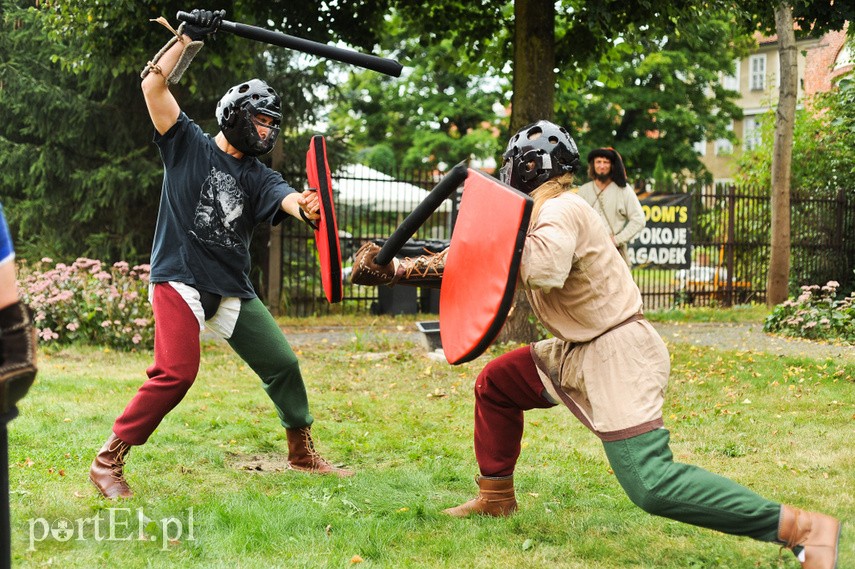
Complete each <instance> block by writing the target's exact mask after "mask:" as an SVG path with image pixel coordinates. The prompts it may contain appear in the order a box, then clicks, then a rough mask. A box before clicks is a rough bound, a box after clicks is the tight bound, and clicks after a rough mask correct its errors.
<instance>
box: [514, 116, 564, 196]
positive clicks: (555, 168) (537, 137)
mask: <svg viewBox="0 0 855 569" xmlns="http://www.w3.org/2000/svg"><path fill="white" fill-rule="evenodd" d="M502 159H503V161H502V170H501V172H500V178H501V180H502V182H504V183H505V184H508V185H509V186H511V187H512V188H516V189H518V190H520V191H521V192H525V193H527V194H530V193H531V192H533V191H534V190H535V189H537V187H538V186H540V185H541V184H542V183H544V182H545V181H547V180H550V179H552V178H555V177H556V176H560V175H562V174H568V173H573V172H576V171H577V170H578V169H579V164H580V162H579V151H578V150H577V149H576V142H575V141H574V140H573V137H571V136H570V133H568V132H567V130H565V129H564V128H562V127H560V126H558V125H557V124H554V123H551V122H549V121H538V122H536V123H534V124H530V125H528V126H526V127H524V128H522V129H520V131H519V132H518V133H516V134H515V135H514V136H512V137H511V140H510V141H508V148H507V150H505V153H504V154H502Z"/></svg>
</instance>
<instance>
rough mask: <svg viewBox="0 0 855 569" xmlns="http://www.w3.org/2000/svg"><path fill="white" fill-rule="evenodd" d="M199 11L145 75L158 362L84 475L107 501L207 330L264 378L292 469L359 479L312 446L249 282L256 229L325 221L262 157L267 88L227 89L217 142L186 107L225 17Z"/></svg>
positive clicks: (297, 391) (185, 383)
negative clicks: (289, 221) (188, 84)
mask: <svg viewBox="0 0 855 569" xmlns="http://www.w3.org/2000/svg"><path fill="white" fill-rule="evenodd" d="M194 13H195V14H196V15H197V17H198V23H197V24H194V25H190V24H184V25H182V27H180V28H179V29H178V31H174V30H173V32H174V34H175V37H174V38H173V39H172V40H171V41H170V42H169V43H168V44H167V45H166V46H165V47H164V48H163V49H162V50H161V51H160V52H159V53H158V54H157V56H156V57H155V58H154V60H153V61H151V62H149V63H148V65H147V66H146V69H145V70H143V73H142V77H143V81H142V90H143V95H144V96H145V101H146V105H147V107H148V111H149V115H150V117H151V120H152V123H153V124H154V128H155V131H156V133H155V136H154V142H155V144H156V145H157V147H158V149H159V150H160V156H161V159H162V160H163V166H164V174H163V189H162V191H161V197H160V209H159V212H158V218H157V227H156V229H155V234H154V244H153V248H152V256H151V286H150V291H149V296H150V300H151V302H152V307H153V309H154V319H155V337H154V364H153V365H152V366H151V367H149V368H148V370H146V373H147V375H148V380H147V381H146V382H145V383H144V384H143V385H142V386H141V387H140V389H139V391H138V392H137V393H136V395H135V396H134V397H133V398H132V399H131V401H130V402H129V403H128V405H127V407H126V408H125V410H124V411H123V412H122V414H121V415H120V416H119V417H118V418H117V419H116V421H115V423H114V424H113V432H112V433H111V434H110V437H109V438H108V439H107V441H106V443H104V445H103V447H102V448H101V450H100V451H99V453H98V455H97V456H96V457H95V460H94V461H93V463H92V467H91V469H90V473H89V478H90V480H92V482H93V483H94V484H95V486H96V487H97V488H98V490H99V491H100V492H101V494H102V495H104V496H105V497H107V498H117V497H122V498H127V497H131V496H132V495H133V492H132V490H131V488H130V487H129V485H128V483H127V480H126V479H125V476H124V462H125V458H126V456H127V454H128V451H129V450H130V447H132V446H136V445H142V444H144V443H145V442H146V441H147V440H148V438H149V436H150V435H151V434H152V432H154V430H155V429H156V428H157V426H158V425H159V424H160V422H161V421H162V420H163V418H164V417H165V416H166V415H167V413H169V412H170V411H171V410H172V409H173V408H174V407H175V406H176V405H177V404H178V403H179V402H180V401H181V399H182V398H183V397H184V395H185V394H186V393H187V390H188V389H189V388H190V386H191V385H192V384H193V382H194V381H195V379H196V374H197V373H198V371H199V363H200V344H199V335H200V331H201V330H202V329H204V328H208V329H209V330H212V331H213V332H214V333H216V334H218V335H220V336H221V337H223V338H225V339H226V340H227V341H228V343H229V345H230V346H231V347H232V348H233V349H234V350H235V351H236V352H237V354H238V355H239V356H240V357H241V358H242V359H243V360H244V361H245V362H246V363H247V364H248V365H249V367H250V368H251V369H252V370H253V371H254V372H255V373H257V374H258V376H259V377H260V378H261V380H262V384H263V387H264V389H265V391H266V392H267V394H268V395H269V396H270V398H271V400H272V401H273V404H274V406H275V408H276V411H277V413H278V415H279V419H280V422H281V423H282V426H284V427H285V429H286V434H287V439H288V461H289V466H290V467H291V468H292V469H294V470H299V471H303V472H310V473H316V474H334V475H338V476H350V475H352V474H353V472H351V471H349V470H344V469H342V468H338V467H336V466H334V465H332V464H330V463H329V462H327V461H326V460H324V459H323V458H322V457H321V456H320V455H319V454H318V453H317V451H315V448H314V444H313V441H312V437H311V434H310V428H311V425H312V423H313V421H314V419H313V417H312V415H311V413H310V412H309V403H308V397H307V393H306V387H305V384H304V382H303V377H302V375H301V373H300V366H299V363H298V361H297V357H296V355H295V354H294V352H293V350H292V349H291V347H290V346H289V344H288V342H287V341H286V339H285V337H284V336H283V335H282V332H281V330H280V329H279V327H278V325H277V324H276V322H275V320H274V319H273V317H272V316H271V315H270V313H269V312H268V311H267V309H266V308H265V307H264V305H263V304H262V302H261V301H260V300H259V299H258V297H257V296H256V294H255V291H254V290H253V287H252V284H251V283H250V279H249V270H250V255H249V245H250V240H251V238H252V230H253V228H254V227H255V226H256V225H257V224H259V223H262V222H264V223H269V224H271V225H275V224H277V223H279V222H281V221H282V220H283V219H284V218H285V217H286V215H291V216H293V217H295V218H297V219H301V218H302V219H306V220H315V219H318V218H319V213H318V212H319V204H318V198H317V195H316V193H315V192H313V191H311V190H307V191H304V192H297V191H296V190H294V189H293V188H292V187H291V186H289V185H288V184H287V183H286V182H285V181H284V180H283V179H282V176H281V175H280V174H279V173H278V172H275V171H273V170H271V169H270V168H268V167H267V166H265V165H264V164H262V163H261V162H260V161H259V160H258V158H257V156H261V155H263V154H266V153H267V152H269V151H270V150H272V149H273V146H274V144H275V142H276V137H277V136H278V134H279V125H280V121H281V115H280V99H279V96H278V95H277V94H276V92H275V91H274V90H273V89H272V88H270V87H269V86H268V85H267V84H266V83H265V82H264V81H261V80H259V79H252V80H250V81H247V82H245V83H241V84H239V85H236V86H234V87H232V88H231V89H229V91H228V92H227V93H226V94H225V95H224V96H223V98H222V99H221V100H220V102H219V103H218V105H217V113H216V114H217V121H218V124H219V127H220V132H219V133H218V134H217V135H216V136H215V137H213V138H212V137H210V136H208V135H207V134H205V133H204V132H203V131H202V129H201V128H200V127H199V126H198V125H197V124H196V123H194V122H193V121H192V120H190V118H189V117H187V115H186V114H184V112H182V111H181V109H180V107H179V106H178V102H177V101H176V99H175V97H174V96H173V95H172V93H171V92H170V91H169V85H170V84H174V83H176V82H177V81H178V80H179V79H180V77H181V74H182V73H183V71H184V70H185V69H186V67H187V65H188V64H189V62H190V60H192V58H193V56H194V55H195V54H196V53H197V52H198V50H199V49H200V48H201V47H202V45H203V42H202V40H204V39H205V38H206V37H208V36H209V35H211V34H213V33H214V32H215V31H216V29H217V27H218V26H219V23H220V21H221V20H222V16H223V13H222V12H210V11H199V10H194ZM161 23H164V24H165V25H166V26H167V27H169V25H168V24H166V23H165V21H161ZM170 29H172V28H171V27H170Z"/></svg>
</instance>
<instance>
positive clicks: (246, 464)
mask: <svg viewBox="0 0 855 569" xmlns="http://www.w3.org/2000/svg"><path fill="white" fill-rule="evenodd" d="M226 465H227V466H228V467H230V468H234V469H235V470H246V471H247V472H284V471H286V470H289V469H290V467H289V466H288V457H287V456H286V455H283V454H235V453H229V454H228V455H226Z"/></svg>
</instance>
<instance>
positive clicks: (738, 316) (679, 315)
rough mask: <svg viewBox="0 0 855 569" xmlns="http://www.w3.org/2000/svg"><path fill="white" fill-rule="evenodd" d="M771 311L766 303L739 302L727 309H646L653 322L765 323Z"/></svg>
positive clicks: (700, 307) (699, 307) (706, 307)
mask: <svg viewBox="0 0 855 569" xmlns="http://www.w3.org/2000/svg"><path fill="white" fill-rule="evenodd" d="M770 313H771V310H770V309H769V308H767V307H766V305H764V304H739V305H736V306H733V307H731V308H728V309H726V310H722V309H721V308H715V307H708V306H697V307H685V308H670V309H667V310H651V311H646V310H645V312H644V315H645V316H646V317H647V319H648V320H651V321H653V322H727V323H732V322H740V323H758V324H763V321H764V320H765V319H766V317H767V316H769V314H770Z"/></svg>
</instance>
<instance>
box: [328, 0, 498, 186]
mask: <svg viewBox="0 0 855 569" xmlns="http://www.w3.org/2000/svg"><path fill="white" fill-rule="evenodd" d="M383 46H384V48H386V49H388V50H390V51H394V53H396V55H397V57H398V58H399V60H400V61H402V62H403V63H404V64H405V66H406V71H405V72H404V74H403V76H402V77H401V78H400V79H392V78H389V77H383V78H379V79H378V77H377V75H376V74H374V73H369V72H363V73H354V74H352V75H351V76H350V78H349V80H348V81H347V82H346V83H345V84H344V85H342V87H341V91H342V93H343V100H342V102H343V105H341V106H338V107H336V108H334V109H333V110H332V112H331V113H330V121H331V124H333V125H335V129H336V130H340V131H342V132H344V133H345V135H346V137H347V140H348V141H349V142H350V143H352V144H353V145H354V146H355V147H356V148H357V149H364V150H363V155H365V156H374V160H375V161H376V160H377V155H378V153H380V156H382V160H380V161H379V163H380V164H379V165H383V166H386V168H385V169H386V171H389V167H391V168H392V169H394V168H407V169H428V170H429V169H433V168H436V167H437V166H438V165H439V164H440V163H443V162H444V163H446V164H447V163H448V162H450V161H453V162H457V161H459V160H462V159H465V158H468V157H470V156H471V157H474V158H480V159H484V158H490V157H493V156H495V155H496V153H497V147H498V143H497V140H496V139H497V136H496V133H497V131H498V128H499V126H500V125H499V120H498V118H497V116H496V113H495V111H494V110H493V105H495V104H496V103H497V102H498V101H499V100H501V99H502V98H503V91H504V87H505V86H504V84H503V82H502V81H500V80H494V81H488V80H485V78H484V77H483V74H481V73H480V70H479V69H478V68H477V67H476V66H475V65H474V64H472V63H469V62H468V61H466V59H465V58H461V57H460V56H459V54H458V52H456V51H455V48H454V42H453V40H452V39H451V38H443V39H438V40H436V41H435V42H432V43H425V42H422V41H421V38H420V37H418V36H411V35H408V30H406V29H405V28H404V27H403V21H402V19H401V18H400V16H399V15H395V16H394V17H391V18H389V19H388V20H387V23H386V32H385V34H384V40H383ZM372 149H373V150H372ZM389 150H391V153H392V155H393V157H394V158H393V160H392V163H391V164H390V161H389V155H388V152H389ZM377 163H378V162H375V164H377ZM381 169H384V168H381Z"/></svg>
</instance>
